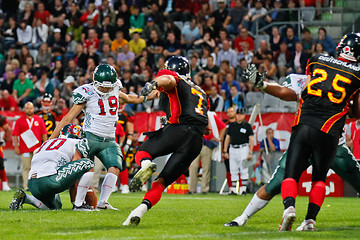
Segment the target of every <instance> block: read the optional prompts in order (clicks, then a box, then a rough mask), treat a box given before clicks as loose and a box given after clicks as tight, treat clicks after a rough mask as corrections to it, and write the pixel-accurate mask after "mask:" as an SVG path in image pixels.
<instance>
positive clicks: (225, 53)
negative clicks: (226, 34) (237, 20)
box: [216, 39, 237, 67]
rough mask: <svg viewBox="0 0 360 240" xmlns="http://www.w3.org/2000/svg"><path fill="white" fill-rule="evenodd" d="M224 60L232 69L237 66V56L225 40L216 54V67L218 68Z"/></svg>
mask: <svg viewBox="0 0 360 240" xmlns="http://www.w3.org/2000/svg"><path fill="white" fill-rule="evenodd" d="M224 60H228V61H229V63H230V65H231V66H232V67H236V65H237V62H236V61H237V54H236V52H235V50H234V49H232V48H231V46H230V42H229V41H228V40H226V39H225V40H223V42H222V49H221V50H220V51H219V53H218V56H217V59H216V65H218V66H220V63H222V61H224Z"/></svg>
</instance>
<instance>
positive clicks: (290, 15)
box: [286, 0, 299, 22]
mask: <svg viewBox="0 0 360 240" xmlns="http://www.w3.org/2000/svg"><path fill="white" fill-rule="evenodd" d="M297 7H299V6H298V3H297V0H289V1H288V4H287V8H288V9H289V10H288V11H286V20H287V21H292V22H293V21H298V20H299V19H298V18H299V12H298V11H299V10H297V9H296V8H297Z"/></svg>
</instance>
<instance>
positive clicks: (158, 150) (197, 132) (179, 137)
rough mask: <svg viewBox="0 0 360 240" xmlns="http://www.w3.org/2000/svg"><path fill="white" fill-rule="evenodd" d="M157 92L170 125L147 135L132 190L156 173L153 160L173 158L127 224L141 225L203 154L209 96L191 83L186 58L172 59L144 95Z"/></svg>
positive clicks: (125, 223)
mask: <svg viewBox="0 0 360 240" xmlns="http://www.w3.org/2000/svg"><path fill="white" fill-rule="evenodd" d="M154 89H159V90H160V91H161V96H160V105H161V106H162V109H163V111H164V112H165V113H166V116H167V119H168V124H167V125H166V126H165V127H164V128H161V129H160V130H158V131H155V132H149V133H146V135H147V136H148V137H149V138H148V139H147V140H146V141H145V142H144V143H143V144H142V145H141V147H140V148H139V150H138V152H137V153H136V155H135V161H136V163H137V164H138V165H139V166H141V168H140V170H139V171H138V172H137V173H136V174H135V176H134V177H133V179H132V181H131V183H130V186H129V188H130V191H137V190H139V189H140V188H141V186H142V185H143V184H144V182H145V181H146V180H147V179H148V178H150V177H151V175H152V174H153V173H154V172H155V170H156V164H155V163H153V162H152V160H153V159H155V158H156V157H159V156H164V155H167V154H170V153H172V155H171V157H170V158H169V160H168V161H167V162H166V164H165V166H164V169H163V170H162V171H161V172H160V174H159V176H158V178H157V179H156V180H155V181H154V182H153V184H152V186H151V189H150V190H149V191H148V192H147V193H146V194H145V196H144V199H143V201H142V203H141V204H140V205H139V206H138V207H137V208H136V209H134V210H133V211H132V212H131V213H130V214H129V216H128V218H127V219H126V220H125V222H124V223H123V225H138V224H139V222H140V219H141V218H142V217H143V215H144V214H145V213H146V212H147V211H148V210H149V209H150V208H151V207H152V206H154V205H155V204H156V203H157V202H159V200H160V198H161V195H162V192H163V191H164V189H165V188H166V187H167V186H168V185H170V184H171V183H172V182H174V181H175V180H176V179H178V178H179V177H180V176H181V175H182V174H183V172H184V171H185V170H186V169H188V167H189V166H190V164H191V162H192V161H193V160H194V159H195V158H196V157H197V156H198V155H199V153H200V151H201V148H202V142H203V134H204V133H205V131H206V128H207V126H208V116H207V104H208V102H207V98H206V94H205V92H204V91H203V90H202V89H201V88H200V87H199V86H197V85H195V84H194V83H193V82H191V79H190V64H189V62H188V60H187V59H186V58H184V57H179V56H174V57H171V58H169V59H168V60H167V61H166V63H165V69H163V70H160V71H159V72H158V74H157V76H156V78H155V79H154V80H153V81H152V82H151V83H146V85H145V86H144V88H143V89H142V90H141V94H140V95H142V96H148V95H149V94H150V93H151V91H152V90H154Z"/></svg>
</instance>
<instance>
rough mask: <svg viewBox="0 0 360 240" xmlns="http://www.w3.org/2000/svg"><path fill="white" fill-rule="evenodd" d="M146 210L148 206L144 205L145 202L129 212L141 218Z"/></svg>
mask: <svg viewBox="0 0 360 240" xmlns="http://www.w3.org/2000/svg"><path fill="white" fill-rule="evenodd" d="M147 210H148V207H147V206H146V204H144V203H142V204H140V205H139V206H138V207H137V208H135V209H134V210H133V211H132V212H131V215H133V216H138V217H140V218H142V217H143V216H144V214H145V213H146V212H147Z"/></svg>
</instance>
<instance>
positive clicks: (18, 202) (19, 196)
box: [9, 189, 26, 210]
mask: <svg viewBox="0 0 360 240" xmlns="http://www.w3.org/2000/svg"><path fill="white" fill-rule="evenodd" d="M25 198H26V193H25V192H24V190H22V189H19V190H17V191H16V192H15V194H14V197H13V200H12V201H11V203H10V206H9V208H10V209H11V210H18V209H19V208H21V207H22V205H23V204H24V202H25Z"/></svg>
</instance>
